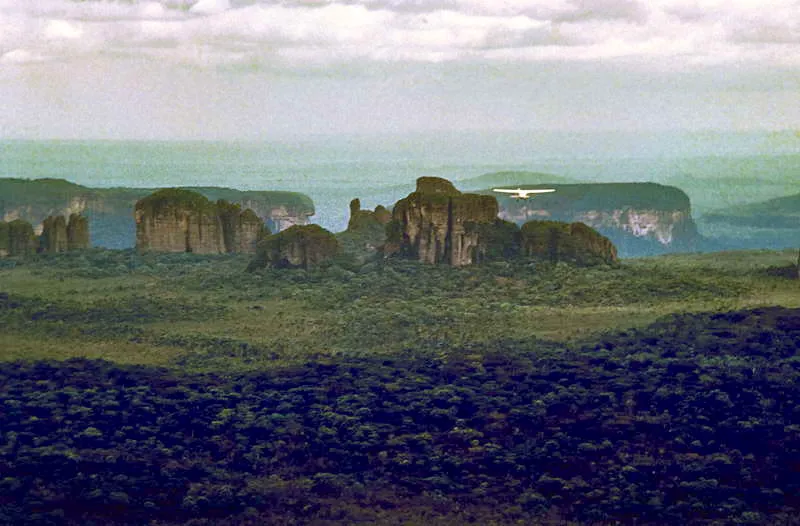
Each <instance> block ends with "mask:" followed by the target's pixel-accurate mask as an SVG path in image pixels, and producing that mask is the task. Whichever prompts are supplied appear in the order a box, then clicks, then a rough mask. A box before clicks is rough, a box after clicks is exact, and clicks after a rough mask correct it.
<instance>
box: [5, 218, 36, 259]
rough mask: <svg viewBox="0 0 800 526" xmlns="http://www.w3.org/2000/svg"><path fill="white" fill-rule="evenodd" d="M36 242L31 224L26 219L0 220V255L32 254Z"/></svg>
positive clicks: (17, 255) (34, 250)
mask: <svg viewBox="0 0 800 526" xmlns="http://www.w3.org/2000/svg"><path fill="white" fill-rule="evenodd" d="M38 243H39V240H38V238H37V237H36V234H35V233H34V231H33V226H31V224H30V223H28V222H27V221H23V220H21V219H15V220H13V221H10V222H5V221H0V257H9V256H10V257H20V256H28V255H30V254H34V253H35V252H36V248H37V245H38Z"/></svg>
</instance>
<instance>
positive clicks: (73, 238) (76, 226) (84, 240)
mask: <svg viewBox="0 0 800 526" xmlns="http://www.w3.org/2000/svg"><path fill="white" fill-rule="evenodd" d="M89 239H90V238H89V220H88V219H87V218H86V217H84V216H82V215H80V214H70V216H69V223H67V250H86V249H87V248H89V246H90V242H89Z"/></svg>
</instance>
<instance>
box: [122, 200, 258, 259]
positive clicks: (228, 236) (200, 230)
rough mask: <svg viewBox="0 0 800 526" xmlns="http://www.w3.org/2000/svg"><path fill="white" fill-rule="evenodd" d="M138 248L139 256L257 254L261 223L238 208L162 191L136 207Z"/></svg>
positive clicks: (251, 213) (219, 202)
mask: <svg viewBox="0 0 800 526" xmlns="http://www.w3.org/2000/svg"><path fill="white" fill-rule="evenodd" d="M135 220H136V248H137V250H139V251H140V252H146V251H154V252H193V253H196V254H224V253H236V252H247V253H253V252H255V245H256V242H257V241H258V239H259V238H260V236H262V235H263V230H264V226H263V223H262V222H261V220H260V219H259V218H258V217H257V216H256V215H255V214H254V213H253V212H252V211H251V210H245V211H241V208H240V207H239V206H238V205H233V204H231V203H228V202H227V201H224V200H220V201H218V202H217V203H213V202H211V201H209V200H208V199H207V198H206V197H205V196H203V195H201V194H199V193H197V192H193V191H191V190H185V189H182V188H168V189H164V190H159V191H157V192H154V193H153V194H151V195H149V196H148V197H145V198H144V199H141V200H139V201H138V202H137V203H136V206H135Z"/></svg>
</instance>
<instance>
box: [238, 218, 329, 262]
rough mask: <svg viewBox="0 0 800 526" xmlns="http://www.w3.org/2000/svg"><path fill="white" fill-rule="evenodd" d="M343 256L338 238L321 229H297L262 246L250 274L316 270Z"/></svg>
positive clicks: (304, 227) (308, 226) (260, 245)
mask: <svg viewBox="0 0 800 526" xmlns="http://www.w3.org/2000/svg"><path fill="white" fill-rule="evenodd" d="M338 252H339V243H338V241H337V240H336V236H335V235H334V234H332V233H331V232H328V231H327V230H325V229H324V228H322V227H321V226H319V225H305V226H299V225H298V226H293V227H290V228H288V229H286V230H284V231H283V232H279V233H277V234H274V235H271V236H269V237H267V238H265V239H264V240H263V241H261V242H259V244H258V250H257V252H256V256H255V258H253V261H251V263H250V265H249V267H248V270H255V269H259V268H264V267H274V268H303V269H309V268H312V267H316V266H318V265H320V264H322V263H324V262H326V261H328V260H330V259H332V258H333V257H335V256H336V255H337V254H338Z"/></svg>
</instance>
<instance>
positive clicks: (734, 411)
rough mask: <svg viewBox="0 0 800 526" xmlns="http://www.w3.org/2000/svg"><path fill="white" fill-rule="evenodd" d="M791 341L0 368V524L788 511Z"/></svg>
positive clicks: (748, 333)
mask: <svg viewBox="0 0 800 526" xmlns="http://www.w3.org/2000/svg"><path fill="white" fill-rule="evenodd" d="M798 349H800V309H787V308H764V309H757V310H749V311H736V312H728V313H717V314H706V315H679V316H673V317H671V318H665V319H664V320H662V321H660V322H658V323H655V324H653V325H651V326H649V327H647V328H645V329H641V330H636V331H626V332H619V333H609V334H607V335H606V336H604V337H602V338H600V339H597V340H595V341H593V342H584V343H583V344H575V345H573V346H570V347H561V346H554V345H551V344H548V345H545V344H542V343H537V342H535V341H531V340H506V341H498V342H496V343H495V344H493V345H492V346H491V347H484V346H481V345H476V346H473V347H472V348H444V349H441V348H440V349H438V350H436V351H435V352H425V351H422V350H421V351H420V352H419V354H414V353H407V354H406V355H404V356H396V357H387V356H383V357H375V358H371V359H370V358H361V359H358V360H353V359H346V358H342V359H333V358H331V359H328V360H316V361H311V362H307V363H305V364H297V365H294V366H290V367H286V368H279V369H275V370H272V371H268V372H258V373H252V374H243V375H233V376H229V377H221V376H218V375H215V374H204V375H186V374H181V373H179V372H176V371H175V370H170V369H159V368H152V367H142V366H138V367H120V366H116V365H112V364H110V363H108V362H103V361H88V360H70V361H66V362H31V363H21V362H16V363H5V364H2V365H0V397H1V398H2V400H3V411H0V466H2V473H3V478H2V479H0V487H1V488H2V491H0V523H4V524H76V525H77V524H90V523H91V524H97V525H100V524H148V523H153V522H152V521H156V522H155V523H157V524H162V525H171V524H187V523H191V524H222V525H225V524H228V525H234V524H236V525H238V524H278V523H280V524H308V523H310V522H313V521H317V522H314V523H316V524H342V523H354V522H357V521H359V520H360V521H367V522H370V523H379V524H381V523H382V524H406V523H407V522H403V521H408V520H412V521H413V520H417V521H418V522H425V521H431V520H436V519H437V518H439V519H442V518H444V517H449V518H450V519H451V520H454V521H455V522H454V523H467V522H472V523H479V524H486V523H488V522H489V521H496V523H498V524H512V523H514V524H515V523H518V522H519V521H522V522H523V523H537V522H540V521H541V522H547V521H550V522H555V523H564V522H567V521H574V522H575V523H580V524H585V523H589V522H623V523H628V522H631V521H632V520H633V519H634V518H635V519H636V521H637V522H638V523H641V524H665V523H669V524H687V523H711V522H713V521H718V522H719V521H721V522H724V523H737V524H764V523H783V524H791V523H793V522H792V521H793V520H794V519H795V518H796V517H797V515H798V513H800V474H799V473H800V469H798V468H799V467H800V466H798V464H797V461H798V458H800V425H799V423H800V413H798V407H800V360H798V354H797V351H798ZM415 518H416V519H415ZM190 521H194V522H190ZM381 521H383V522H381Z"/></svg>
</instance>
